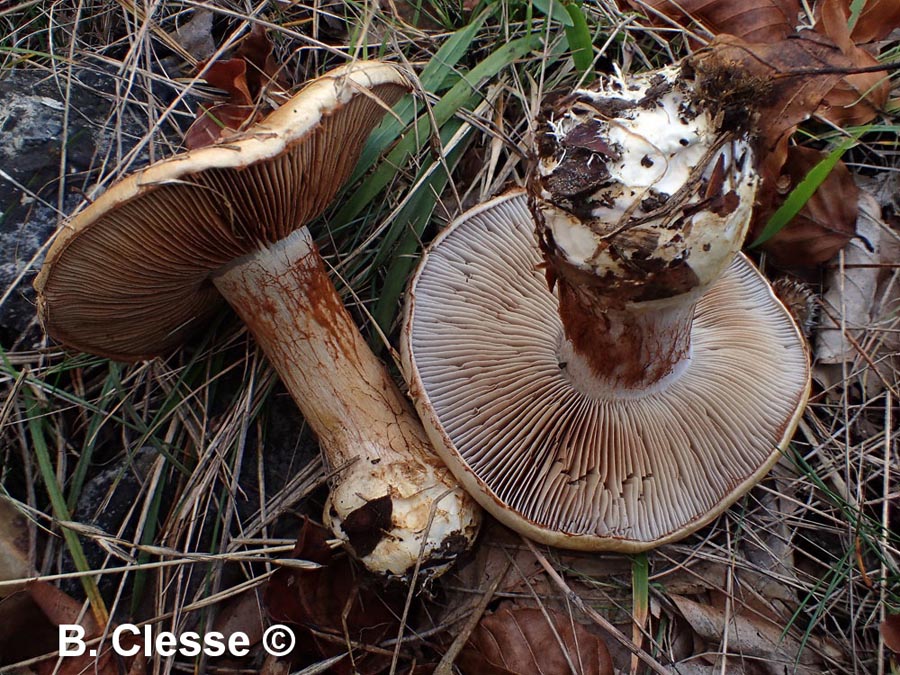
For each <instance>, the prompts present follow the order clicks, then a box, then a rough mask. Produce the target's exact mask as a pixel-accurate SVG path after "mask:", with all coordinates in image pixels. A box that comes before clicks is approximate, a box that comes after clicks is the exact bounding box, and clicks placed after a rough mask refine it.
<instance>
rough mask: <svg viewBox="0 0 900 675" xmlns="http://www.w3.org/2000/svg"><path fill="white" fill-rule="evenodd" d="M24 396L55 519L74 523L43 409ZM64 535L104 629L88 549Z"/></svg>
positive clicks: (103, 608)
mask: <svg viewBox="0 0 900 675" xmlns="http://www.w3.org/2000/svg"><path fill="white" fill-rule="evenodd" d="M23 395H24V398H25V405H26V410H27V411H28V432H29V434H30V436H31V444H32V449H33V450H34V454H35V457H36V458H37V462H38V468H39V470H40V472H41V478H42V479H43V481H44V486H45V487H46V489H47V495H48V496H49V497H50V506H51V508H52V509H53V516H54V517H55V518H56V520H58V521H60V522H68V521H71V520H72V516H71V513H70V511H69V507H68V505H67V504H66V498H65V496H64V495H63V491H62V486H61V485H60V484H59V483H58V482H57V480H56V471H55V470H54V468H53V462H52V461H51V460H50V449H49V448H48V446H47V439H46V437H45V436H44V427H43V425H42V423H41V413H42V406H41V405H40V404H39V403H38V401H37V400H36V399H35V398H34V397H33V396H32V395H31V394H30V393H29V392H28V391H24V392H23ZM62 535H63V538H64V539H65V541H66V546H67V547H68V549H69V553H70V555H71V556H72V561H73V562H74V564H75V569H77V570H78V571H79V572H82V573H83V576H81V577H80V580H81V585H82V587H83V588H84V592H85V595H87V597H88V600H89V601H90V603H91V611H92V613H93V614H94V618H95V619H96V620H97V623H98V624H99V625H100V627H101V628H102V627H104V626H106V624H107V623H108V621H109V613H108V611H107V609H106V603H105V602H103V597H102V596H101V595H100V589H99V588H98V587H97V582H96V580H95V579H94V577H93V576H92V575H90V574H88V572H90V571H91V568H90V565H89V564H88V561H87V557H86V556H85V555H84V549H83V548H82V547H81V541H80V540H79V539H78V535H77V534H76V533H75V532H73V531H72V530H70V529H69V528H67V527H63V528H62Z"/></svg>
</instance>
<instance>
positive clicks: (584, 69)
mask: <svg viewBox="0 0 900 675" xmlns="http://www.w3.org/2000/svg"><path fill="white" fill-rule="evenodd" d="M566 11H567V12H568V13H569V16H570V17H571V18H572V25H571V26H566V41H567V42H568V43H569V51H570V52H571V54H572V61H573V62H574V64H575V69H576V70H577V71H578V72H579V73H580V74H582V75H583V74H585V73H589V72H590V69H591V66H592V65H593V63H594V41H593V40H592V39H591V29H590V28H588V23H587V18H586V17H585V16H584V11H583V10H582V9H581V5H580V4H576V3H574V2H573V3H570V4H567V5H566ZM586 79H587V80H591V79H593V78H591V77H590V75H589V76H588V77H587V78H586Z"/></svg>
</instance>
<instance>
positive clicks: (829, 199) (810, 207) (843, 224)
mask: <svg viewBox="0 0 900 675" xmlns="http://www.w3.org/2000/svg"><path fill="white" fill-rule="evenodd" d="M824 157H825V154H824V153H822V152H819V151H818V150H813V149H810V148H804V147H800V146H794V147H791V148H790V149H789V150H788V155H787V161H786V162H785V163H784V166H783V167H782V170H781V175H780V176H779V177H778V178H777V179H775V181H774V182H773V181H771V179H770V178H768V177H767V179H766V183H765V184H764V188H763V190H762V193H763V194H762V195H761V197H760V200H761V202H762V203H761V205H760V206H758V207H757V209H756V211H755V212H754V221H753V224H752V225H751V230H750V241H752V240H753V239H755V238H756V237H757V236H759V234H760V232H761V231H762V229H763V227H764V226H765V224H766V222H767V221H768V219H769V217H770V216H771V215H772V214H773V213H774V212H775V211H776V210H777V209H778V207H779V206H781V204H783V203H784V200H785V198H786V197H787V195H788V194H790V191H791V190H792V189H793V188H794V187H796V185H797V184H798V183H799V182H800V181H802V180H803V179H804V178H805V177H806V175H807V174H808V173H809V171H810V170H811V169H812V168H813V167H814V166H816V165H817V164H818V163H819V162H820V161H821V160H822V159H823V158H824ZM858 196H859V189H858V188H857V187H856V183H854V181H853V176H852V175H851V174H850V171H849V169H847V167H846V165H845V164H844V163H843V162H838V163H837V164H836V165H835V167H834V168H833V169H832V170H831V172H830V173H829V174H828V177H827V178H825V180H824V182H823V183H822V184H821V185H820V186H819V188H818V189H817V190H816V191H815V192H814V193H813V195H812V197H810V199H809V200H808V201H807V202H806V204H805V205H804V207H803V208H802V209H801V210H800V212H799V213H798V214H797V215H796V216H795V217H794V218H793V220H791V221H790V222H789V223H788V224H787V225H786V226H785V227H784V228H783V229H782V230H781V231H780V232H778V233H777V234H776V235H775V236H773V237H772V238H771V239H769V240H768V241H767V242H766V243H765V244H763V245H762V249H763V250H764V251H766V252H767V253H768V254H769V255H770V256H771V257H772V259H773V260H774V261H775V262H776V263H777V264H778V265H780V266H782V267H813V266H815V265H819V264H821V263H823V262H826V261H827V260H830V259H831V258H833V257H834V255H835V254H836V253H837V252H838V251H839V250H841V249H842V248H843V247H844V246H845V245H846V244H847V242H848V241H849V240H850V238H851V237H852V236H853V234H854V232H855V231H856V216H857V212H858V210H857V200H858Z"/></svg>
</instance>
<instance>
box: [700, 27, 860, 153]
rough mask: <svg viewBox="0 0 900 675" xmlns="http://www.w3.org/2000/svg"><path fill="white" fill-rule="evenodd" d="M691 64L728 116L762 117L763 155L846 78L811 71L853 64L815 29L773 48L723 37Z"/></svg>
mask: <svg viewBox="0 0 900 675" xmlns="http://www.w3.org/2000/svg"><path fill="white" fill-rule="evenodd" d="M689 64H690V65H691V66H692V67H693V68H694V70H695V71H696V73H697V77H698V80H699V81H700V82H701V83H704V84H703V87H704V90H705V91H706V96H707V98H709V99H710V103H712V104H713V105H715V104H716V102H717V101H718V102H719V103H718V105H719V106H720V107H721V108H722V109H723V110H724V111H725V113H726V114H728V113H729V112H731V111H736V112H737V113H740V112H741V111H744V110H746V109H748V108H751V109H753V110H754V111H755V112H756V113H757V120H756V124H755V127H756V131H757V133H758V135H759V147H760V153H759V154H760V156H761V157H765V156H766V155H768V154H770V153H773V152H775V151H776V150H777V148H778V147H779V145H780V144H783V143H784V142H785V138H786V137H788V136H790V135H791V134H792V133H793V132H794V129H795V128H796V127H797V125H798V124H799V123H800V122H802V121H804V120H806V119H807V118H809V116H810V115H812V113H813V112H814V111H815V110H816V109H817V108H818V107H819V106H820V105H821V103H822V99H823V98H824V97H825V94H827V93H828V92H829V91H830V90H831V89H832V88H833V87H834V85H835V84H836V83H837V82H838V80H840V78H841V75H840V74H836V73H831V72H827V73H821V74H810V71H811V70H815V69H832V68H835V67H839V66H844V67H848V66H849V65H850V63H849V61H848V59H847V57H846V56H844V54H842V53H841V51H840V50H839V49H838V48H837V47H836V46H835V45H834V44H833V43H832V42H831V41H830V40H828V38H826V37H824V36H822V35H819V34H818V33H814V32H812V31H806V32H804V33H803V34H802V35H795V36H791V37H788V38H787V39H785V40H782V41H781V42H777V43H773V44H755V43H749V42H746V41H744V40H741V39H740V38H737V37H734V36H733V35H720V36H718V37H717V38H716V39H715V40H713V41H712V42H711V43H710V44H709V46H708V47H707V48H706V49H703V50H701V51H699V52H698V53H697V54H695V55H694V56H693V57H691V59H690V60H689Z"/></svg>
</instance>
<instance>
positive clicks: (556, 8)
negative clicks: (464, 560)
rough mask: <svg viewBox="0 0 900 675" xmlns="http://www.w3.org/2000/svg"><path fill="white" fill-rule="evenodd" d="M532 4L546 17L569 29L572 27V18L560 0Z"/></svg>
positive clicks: (545, 0) (533, 2)
mask: <svg viewBox="0 0 900 675" xmlns="http://www.w3.org/2000/svg"><path fill="white" fill-rule="evenodd" d="M532 4H533V5H534V6H535V7H537V8H538V10H540V11H541V12H542V13H543V14H544V15H545V16H547V17H549V18H551V19H553V20H554V21H557V22H559V23H561V24H562V25H563V26H565V27H566V28H568V27H569V26H571V25H572V17H571V15H570V14H569V12H567V11H566V7H564V6H563V3H562V2H560V0H532Z"/></svg>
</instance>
